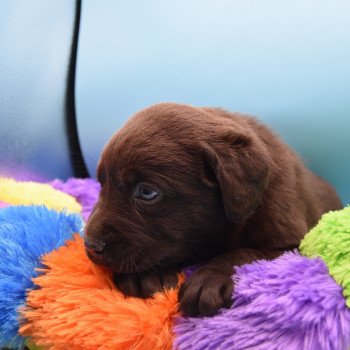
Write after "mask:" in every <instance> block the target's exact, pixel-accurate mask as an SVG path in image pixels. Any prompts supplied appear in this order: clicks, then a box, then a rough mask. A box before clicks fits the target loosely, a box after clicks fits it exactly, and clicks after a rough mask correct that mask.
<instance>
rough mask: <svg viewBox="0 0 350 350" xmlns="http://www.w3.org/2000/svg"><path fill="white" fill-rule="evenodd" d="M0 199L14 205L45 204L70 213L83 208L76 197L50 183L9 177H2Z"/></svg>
mask: <svg viewBox="0 0 350 350" xmlns="http://www.w3.org/2000/svg"><path fill="white" fill-rule="evenodd" d="M0 201H2V202H5V203H8V204H12V205H45V206H46V207H48V208H50V209H55V210H58V211H62V210H67V212H70V213H80V212H81V209H82V208H81V205H80V204H79V203H78V202H77V201H76V200H75V198H74V197H72V196H70V195H68V194H66V193H63V192H61V191H57V190H55V189H54V188H53V187H51V186H50V185H47V184H41V183H36V182H31V181H16V180H13V179H8V178H0Z"/></svg>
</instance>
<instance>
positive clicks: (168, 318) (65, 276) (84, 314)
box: [21, 236, 177, 350]
mask: <svg viewBox="0 0 350 350" xmlns="http://www.w3.org/2000/svg"><path fill="white" fill-rule="evenodd" d="M43 264H44V265H45V266H47V268H46V269H44V270H42V271H43V272H45V274H44V275H41V276H39V277H37V278H36V279H35V284H36V285H37V286H38V287H40V289H37V290H32V291H31V292H30V293H29V294H28V298H27V305H28V308H27V309H26V310H24V311H23V312H22V315H23V316H24V317H25V318H26V319H27V323H26V324H25V325H24V326H23V327H22V328H21V332H22V333H24V334H25V335H30V336H31V337H32V338H33V340H34V341H35V342H36V344H37V345H42V346H47V347H49V348H50V349H52V350H66V349H70V350H90V349H91V350H92V349H104V350H126V349H133V350H141V349H142V350H151V349H152V350H168V349H170V348H171V345H172V317H173V316H174V315H176V313H177V291H176V290H169V291H167V292H165V293H159V294H157V295H155V296H154V298H152V299H149V300H143V299H138V298H125V297H124V295H123V294H122V293H120V292H119V291H118V290H117V289H116V288H115V286H114V284H113V281H112V279H111V275H110V274H109V273H107V272H106V271H103V270H101V269H100V268H99V267H97V266H95V265H93V264H92V263H91V262H90V261H89V260H88V258H87V257H86V254H85V250H84V244H83V240H82V238H81V237H80V236H76V237H75V239H74V240H72V241H70V242H68V243H67V246H64V247H61V248H60V249H58V250H57V251H54V252H52V253H50V254H47V255H46V256H45V257H44V258H43Z"/></svg>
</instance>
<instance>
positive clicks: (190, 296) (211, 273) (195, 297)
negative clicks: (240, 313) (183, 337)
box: [179, 267, 233, 317]
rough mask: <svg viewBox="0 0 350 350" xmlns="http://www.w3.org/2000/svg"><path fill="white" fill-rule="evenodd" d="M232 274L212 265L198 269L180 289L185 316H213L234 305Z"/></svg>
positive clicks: (181, 307) (181, 308)
mask: <svg viewBox="0 0 350 350" xmlns="http://www.w3.org/2000/svg"><path fill="white" fill-rule="evenodd" d="M232 291H233V281H232V279H231V274H230V273H228V272H224V271H221V270H217V269H215V268H212V267H203V268H200V269H199V270H197V271H196V272H195V273H193V275H192V276H191V277H190V278H189V279H187V280H186V281H185V283H184V284H183V285H182V286H181V288H180V291H179V301H180V310H181V311H182V313H183V314H184V315H185V316H190V317H195V316H212V315H215V314H216V313H217V312H218V311H219V309H221V308H223V307H224V308H229V307H230V306H231V305H232Z"/></svg>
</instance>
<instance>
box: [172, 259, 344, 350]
mask: <svg viewBox="0 0 350 350" xmlns="http://www.w3.org/2000/svg"><path fill="white" fill-rule="evenodd" d="M236 280H237V281H236V287H235V291H234V294H233V297H234V300H235V302H234V305H233V306H232V308H231V309H229V310H223V311H221V313H220V314H219V315H217V316H215V317H208V318H203V319H200V318H178V319H177V321H176V325H175V328H174V329H175V348H176V349H178V350H185V349H186V350H204V349H206V350H227V349H235V350H239V349H259V350H265V349H266V350H274V349H275V350H280V349H290V350H295V349H298V350H319V349H322V350H335V349H337V350H347V349H348V348H349V346H350V310H349V309H348V308H347V307H346V305H345V300H344V297H343V296H342V289H341V287H340V286H338V285H337V284H336V283H335V281H334V280H333V279H332V278H331V277H330V276H329V274H328V271H327V268H326V266H325V264H324V263H323V262H322V260H321V259H308V258H305V257H302V256H299V255H297V254H292V253H288V254H285V255H284V256H283V257H281V258H279V259H277V260H275V261H270V262H267V261H260V262H256V263H253V264H250V265H245V266H242V267H240V268H237V276H236Z"/></svg>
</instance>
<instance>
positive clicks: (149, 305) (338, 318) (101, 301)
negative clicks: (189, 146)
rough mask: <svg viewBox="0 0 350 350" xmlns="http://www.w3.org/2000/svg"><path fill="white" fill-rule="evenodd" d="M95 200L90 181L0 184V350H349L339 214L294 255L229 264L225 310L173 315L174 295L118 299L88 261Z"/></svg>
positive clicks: (347, 235)
mask: <svg viewBox="0 0 350 350" xmlns="http://www.w3.org/2000/svg"><path fill="white" fill-rule="evenodd" d="M98 193H99V184H98V183H97V182H96V181H94V180H92V179H70V180H68V181H66V182H62V181H59V180H55V181H53V182H51V183H35V182H23V181H22V182H20V181H15V180H13V179H6V178H0V348H9V349H21V348H24V347H25V346H27V347H29V348H30V349H38V348H39V349H56V350H63V349H65V350H66V349H70V350H78V349H79V350H80V349H81V350H83V349H86V350H93V349H96V350H97V349H99V350H102V349H106V350H107V349H110V350H112V349H113V350H119V349H120V350H121V349H123V350H128V349H130V350H131V349H133V350H140V349H143V350H156V349H159V350H166V349H179V350H190V349H195V350H200V349H201V350H204V349H210V350H219V349H222V350H229V349H235V350H239V349H259V350H262V349H266V350H273V349H276V350H277V349H283V350H287V349H293V350H301V349H305V350H313V349H315V350H326V349H330V350H331V349H336V350H349V349H350V207H347V208H345V209H343V210H341V211H337V212H330V213H327V214H325V215H324V216H323V217H322V219H321V220H320V222H319V223H318V225H317V226H316V227H315V228H313V229H312V230H311V231H310V232H309V233H308V234H307V235H306V237H305V239H304V240H303V241H302V243H301V245H300V248H299V250H298V251H295V252H289V253H285V254H284V255H283V256H281V257H280V258H278V259H276V260H273V261H258V262H255V263H252V264H249V265H244V266H242V267H239V268H236V272H237V273H236V275H235V290H234V293H233V299H234V303H233V305H232V307H231V308H230V309H224V310H221V311H220V313H219V314H218V315H216V316H214V317H204V318H184V317H182V316H181V314H180V313H179V312H178V304H177V290H178V289H173V290H166V291H164V292H162V293H158V294H155V295H154V297H153V298H150V299H147V300H143V299H138V298H126V297H124V296H123V295H122V294H121V293H120V292H119V291H118V290H117V289H116V287H115V286H114V284H113V282H112V278H111V274H110V272H109V271H106V270H103V269H102V268H100V267H97V266H95V265H93V264H92V263H91V262H90V261H89V260H88V258H87V257H86V255H85V250H84V245H83V238H82V236H83V231H84V221H85V220H87V219H88V217H89V214H90V212H91V210H92V207H93V205H94V203H95V202H96V199H97V197H98ZM189 273H190V269H188V270H187V271H184V273H183V274H181V275H179V285H180V284H181V282H182V281H183V280H184V278H186V275H188V274H189Z"/></svg>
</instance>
